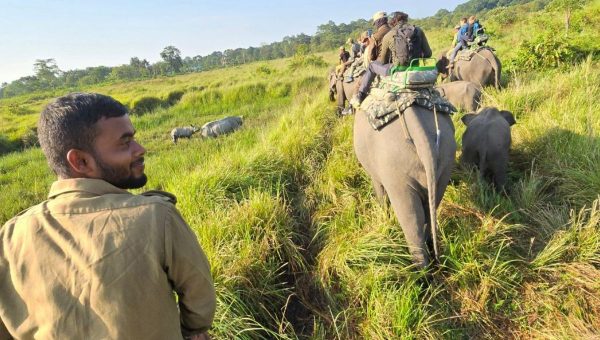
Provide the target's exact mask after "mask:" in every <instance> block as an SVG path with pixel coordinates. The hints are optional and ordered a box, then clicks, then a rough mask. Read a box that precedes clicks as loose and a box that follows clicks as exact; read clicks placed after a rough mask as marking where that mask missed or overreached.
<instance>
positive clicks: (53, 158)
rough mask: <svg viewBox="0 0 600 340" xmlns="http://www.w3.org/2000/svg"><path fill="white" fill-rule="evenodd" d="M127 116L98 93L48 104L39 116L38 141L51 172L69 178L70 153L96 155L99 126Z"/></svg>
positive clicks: (68, 96) (116, 103)
mask: <svg viewBox="0 0 600 340" xmlns="http://www.w3.org/2000/svg"><path fill="white" fill-rule="evenodd" d="M126 114H127V108H126V107H125V106H124V105H123V104H121V103H119V102H118V101H116V100H115V99H113V98H111V97H109V96H105V95H102V94H98V93H71V94H68V95H66V96H63V97H59V98H57V99H56V100H55V101H53V102H51V103H50V104H48V105H47V106H46V107H45V108H44V110H43V111H42V113H41V114H40V119H39V121H38V138H39V141H40V145H41V147H42V150H43V151H44V154H45V155H46V159H47V160H48V164H49V165H50V168H52V170H53V171H54V172H55V173H56V174H57V175H58V176H60V177H62V178H70V177H71V173H70V168H69V164H68V162H67V152H68V151H69V150H70V149H78V150H82V151H86V152H94V150H93V144H94V139H95V138H96V135H97V131H96V123H97V122H98V121H99V120H100V119H102V118H114V117H121V116H123V115H126Z"/></svg>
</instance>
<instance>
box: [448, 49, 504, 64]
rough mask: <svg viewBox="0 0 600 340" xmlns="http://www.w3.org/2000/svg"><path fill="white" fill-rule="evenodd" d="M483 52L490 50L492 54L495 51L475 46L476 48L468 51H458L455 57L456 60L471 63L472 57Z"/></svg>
mask: <svg viewBox="0 0 600 340" xmlns="http://www.w3.org/2000/svg"><path fill="white" fill-rule="evenodd" d="M483 50H490V51H491V52H492V53H493V52H495V51H496V50H495V49H494V48H492V47H490V46H477V47H476V48H470V49H466V50H461V51H459V52H458V54H457V55H456V60H464V61H471V59H472V58H473V56H475V55H476V54H477V53H479V52H481V51H483Z"/></svg>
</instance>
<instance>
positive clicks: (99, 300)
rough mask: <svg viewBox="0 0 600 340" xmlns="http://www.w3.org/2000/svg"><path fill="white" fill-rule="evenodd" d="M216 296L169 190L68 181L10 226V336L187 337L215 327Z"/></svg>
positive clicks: (0, 306) (4, 253) (0, 297)
mask: <svg viewBox="0 0 600 340" xmlns="http://www.w3.org/2000/svg"><path fill="white" fill-rule="evenodd" d="M173 292H176V293H177V296H178V301H176V297H175V294H174V293H173ZM215 303H216V298H215V290H214V286H213V282H212V278H211V274H210V268H209V264H208V261H207V259H206V256H205V255H204V253H203V252H202V249H201V248H200V245H199V244H198V241H197V238H196V236H195V234H194V233H193V232H192V230H191V229H190V227H189V226H188V225H187V224H186V223H185V221H184V220H183V219H182V217H181V216H180V215H179V213H178V212H177V210H176V209H175V206H174V205H173V203H171V202H170V199H169V197H168V196H163V195H154V196H143V195H133V194H131V193H129V192H127V191H125V190H122V189H119V188H117V187H114V186H113V185H111V184H109V183H107V182H105V181H102V180H97V179H67V180H59V181H56V182H54V184H52V188H51V190H50V194H49V199H48V200H47V201H45V202H43V203H41V204H39V205H37V206H34V207H32V208H30V209H28V210H26V211H25V212H23V213H21V214H19V215H18V216H16V217H15V218H13V219H11V220H10V221H8V222H7V223H6V224H5V225H4V226H3V227H2V229H0V339H5V338H9V339H10V337H14V338H16V339H34V338H35V339H181V338H182V337H183V336H187V335H190V334H197V333H200V332H202V331H205V330H207V329H208V328H209V327H210V325H211V323H212V319H213V316H214V312H215Z"/></svg>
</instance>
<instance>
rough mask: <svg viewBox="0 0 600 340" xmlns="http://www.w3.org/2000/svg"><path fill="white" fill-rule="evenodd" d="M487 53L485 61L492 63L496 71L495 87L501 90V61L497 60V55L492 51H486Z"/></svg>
mask: <svg viewBox="0 0 600 340" xmlns="http://www.w3.org/2000/svg"><path fill="white" fill-rule="evenodd" d="M485 51H487V53H485V57H484V58H485V60H487V61H488V63H490V65H491V66H492V68H493V69H494V87H495V88H496V89H497V90H499V89H500V72H501V70H500V68H501V66H500V60H498V58H496V55H495V54H494V52H492V51H491V50H485Z"/></svg>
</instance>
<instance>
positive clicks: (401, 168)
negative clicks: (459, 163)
mask: <svg viewBox="0 0 600 340" xmlns="http://www.w3.org/2000/svg"><path fill="white" fill-rule="evenodd" d="M361 106H362V105H361ZM437 122H438V126H439V131H440V134H439V144H438V145H437V146H436V121H435V119H434V113H433V112H432V111H430V110H428V109H425V108H423V107H420V106H416V105H413V106H410V107H408V108H407V109H406V110H405V111H404V113H403V117H402V116H400V117H399V118H396V119H395V120H393V121H392V122H390V123H389V124H388V125H386V126H384V127H383V128H382V129H380V130H375V129H373V128H372V127H371V125H370V124H369V121H368V118H367V114H366V113H365V112H364V111H362V110H359V111H358V112H357V114H356V117H355V120H354V151H355V153H356V157H357V158H358V161H359V162H360V163H361V164H362V166H363V167H364V169H365V170H366V172H367V173H368V174H369V176H370V177H371V181H372V183H373V186H374V189H375V195H376V196H377V198H378V199H379V200H380V202H381V201H384V200H385V196H386V194H387V197H388V198H389V200H390V203H391V205H392V208H393V209H394V213H395V214H396V217H397V219H398V222H399V223H400V225H401V227H402V230H403V232H404V235H405V238H406V242H407V244H408V249H409V251H410V253H411V255H412V256H413V259H414V261H415V262H416V263H417V264H418V265H419V266H420V267H426V266H427V265H428V264H429V263H430V261H431V260H430V252H429V249H431V247H432V246H433V248H434V249H435V250H436V252H437V245H436V243H435V242H436V240H435V234H433V235H432V232H435V231H436V230H437V206H438V204H439V203H440V202H441V200H442V197H443V196H444V192H445V190H446V187H447V185H448V182H449V180H450V173H451V171H452V169H453V167H454V158H455V154H456V142H455V140H454V125H453V124H452V120H451V119H450V116H449V115H448V114H445V113H437ZM405 127H406V129H405ZM435 255H436V256H437V253H436V254H435Z"/></svg>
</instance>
